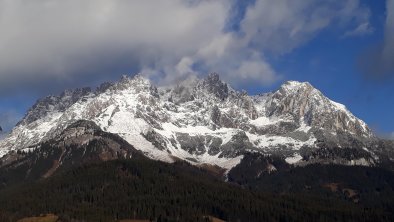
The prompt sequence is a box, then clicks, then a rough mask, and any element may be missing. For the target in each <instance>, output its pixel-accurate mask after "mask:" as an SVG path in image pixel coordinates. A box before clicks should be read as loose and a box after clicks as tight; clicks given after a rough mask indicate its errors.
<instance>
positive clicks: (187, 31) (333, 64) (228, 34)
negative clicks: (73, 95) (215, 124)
mask: <svg viewBox="0 0 394 222" xmlns="http://www.w3.org/2000/svg"><path fill="white" fill-rule="evenodd" d="M393 2H394V1H393V0H388V1H384V0H377V1H367V0H360V1H357V0H344V1H342V0H337V1H336V0H321V1H309V0H295V1H291V0H280V1H269V0H256V1H254V0H250V1H236V0H232V1H231V0H229V1H220V0H217V1H215V0H212V1H205V0H173V1H162V3H157V2H156V1H134V2H133V3H130V2H124V1H113V2H112V3H108V1H95V4H93V1H91V2H90V1H86V2H84V3H80V2H79V1H69V2H68V3H64V1H46V0H43V1H31V2H30V3H26V2H23V1H19V0H15V1H2V0H0V8H1V9H2V10H3V11H0V13H1V12H3V17H1V18H0V28H1V30H4V33H7V34H6V35H5V36H4V35H3V36H2V37H0V47H3V50H1V52H0V87H1V88H0V125H2V126H3V128H5V129H6V130H10V128H11V127H12V125H14V124H15V123H16V121H18V120H19V119H20V118H21V117H22V116H23V115H24V113H25V112H26V111H27V109H28V108H29V107H30V106H31V105H32V104H34V102H35V100H36V99H37V98H39V97H41V96H44V95H48V94H56V93H59V92H61V91H62V90H64V89H65V88H75V87H82V86H96V85H98V84H99V83H100V82H102V81H115V80H117V79H118V78H119V77H120V76H121V75H122V74H125V73H130V74H132V73H136V72H142V73H143V74H144V75H146V76H147V77H149V78H151V79H152V81H154V82H157V83H159V84H169V83H172V82H174V81H178V80H180V79H182V78H186V77H187V76H188V75H201V76H203V75H205V74H207V73H208V72H219V73H220V74H221V76H222V77H223V79H224V80H225V81H227V82H229V83H230V84H231V85H234V86H235V88H237V89H246V90H247V91H248V92H249V93H251V94H256V93H260V92H267V91H272V90H275V89H277V88H278V87H279V86H280V85H281V84H282V83H283V82H284V81H286V80H298V81H308V82H310V83H311V84H312V85H314V86H315V87H316V88H318V89H319V90H321V91H322V92H323V93H324V94H325V95H326V96H328V97H329V98H330V99H333V100H335V101H337V102H340V103H343V104H345V105H346V106H347V107H348V109H349V110H350V111H351V112H353V113H354V114H355V115H356V116H358V117H360V118H361V119H363V120H364V121H366V122H367V124H368V125H369V126H370V127H371V128H372V129H373V130H375V132H377V133H378V134H379V135H382V136H389V135H390V134H391V133H392V132H394V115H393V113H394V87H393V86H394V85H393V84H394V78H393V76H394V75H393V74H394V68H393V66H392V65H391V64H390V59H391V60H393V63H394V58H393V57H390V56H391V55H394V47H393V45H394V44H393V41H394V40H390V39H391V38H390V37H392V36H393V35H392V33H393V29H394V27H393V25H394V21H392V20H393V15H392V14H393V13H394V12H391V11H393V10H394V9H391V8H390V7H389V6H390V4H391V5H393V6H394V3H393ZM93 5H94V7H93ZM393 8H394V7H393ZM387 9H389V10H387ZM390 10H391V11H390ZM71 15H72V16H71ZM172 16H174V17H172ZM75 18H76V19H75ZM2 20H3V21H2ZM393 39H394V38H393ZM1 61H2V62H1ZM376 67H378V68H376ZM379 67H385V68H384V69H382V70H383V71H382V70H380V68H379ZM371 70H372V71H371ZM393 135H394V134H393Z"/></svg>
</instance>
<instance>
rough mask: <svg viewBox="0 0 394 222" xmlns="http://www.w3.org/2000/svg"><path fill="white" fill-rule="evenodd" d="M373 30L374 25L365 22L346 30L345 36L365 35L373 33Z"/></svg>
mask: <svg viewBox="0 0 394 222" xmlns="http://www.w3.org/2000/svg"><path fill="white" fill-rule="evenodd" d="M372 32H373V28H372V26H371V25H370V24H369V22H365V23H362V24H360V25H359V26H357V27H356V28H355V29H353V30H349V31H347V32H345V34H344V35H343V37H354V36H364V35H368V34H371V33H372Z"/></svg>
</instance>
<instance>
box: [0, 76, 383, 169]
mask: <svg viewBox="0 0 394 222" xmlns="http://www.w3.org/2000/svg"><path fill="white" fill-rule="evenodd" d="M82 119H84V120H89V121H92V122H94V123H96V124H97V125H98V126H99V127H100V128H102V129H103V130H104V131H106V132H110V133H114V134H117V135H119V136H120V137H122V138H123V139H125V140H126V141H127V142H129V143H130V144H131V145H133V146H134V147H136V148H137V149H139V150H141V151H142V152H144V154H145V155H146V156H148V157H150V158H154V159H159V160H163V161H168V162H171V161H173V160H174V159H177V158H180V159H184V160H187V161H189V162H191V163H196V164H202V163H208V164H216V165H218V166H220V167H223V168H227V169H230V168H231V167H233V166H234V165H236V164H237V163H238V162H239V161H240V160H241V159H242V157H243V154H244V153H245V152H259V153H262V154H267V155H271V154H275V155H279V156H281V157H283V158H286V160H288V162H291V163H293V164H300V163H305V162H319V161H323V162H324V161H325V162H335V159H336V158H342V159H341V163H343V164H354V163H356V164H363V165H371V164H375V163H377V162H379V155H380V153H381V152H379V151H377V150H379V149H377V146H378V145H376V144H377V143H376V141H379V140H378V139H377V138H375V137H374V135H373V134H372V132H371V130H370V129H369V128H368V127H367V125H366V124H365V123H364V122H363V121H362V120H360V119H358V118H356V117H355V116H354V115H353V114H351V113H350V112H349V111H348V110H347V109H346V108H345V106H343V105H341V104H338V103H336V102H334V101H331V100H330V99H328V98H326V97H325V96H324V95H323V94H322V93H321V92H320V91H319V90H317V89H315V88H314V87H313V86H311V85H310V84H309V83H301V82H295V81H289V82H286V83H285V84H283V85H282V86H281V87H280V88H279V89H278V90H277V91H275V92H272V93H266V94H261V95H257V96H249V95H248V94H247V93H246V92H238V91H236V90H234V89H232V88H231V87H230V86H229V85H228V84H226V83H224V82H222V81H221V80H220V77H219V75H218V74H215V73H214V74H210V75H208V77H206V78H205V79H197V78H192V79H188V80H186V81H184V82H181V83H179V84H177V85H175V86H171V87H159V88H158V87H155V86H154V85H152V84H151V83H150V82H149V80H147V79H145V78H144V77H142V76H140V75H137V76H134V77H128V76H124V77H123V78H122V79H121V80H120V81H119V82H116V83H105V84H103V85H101V86H100V87H99V88H98V89H97V90H96V91H94V92H92V91H91V90H88V89H82V90H81V89H77V90H75V91H66V92H65V93H63V94H62V95H60V96H50V97H46V98H44V99H42V100H39V101H38V102H37V103H36V104H35V105H34V106H33V107H32V108H31V109H30V110H29V111H28V113H27V114H26V116H25V118H24V119H23V120H22V121H21V122H20V123H19V124H18V125H17V126H16V127H15V128H14V129H13V131H12V132H11V134H10V135H8V137H7V138H5V139H4V140H2V141H0V154H1V156H2V155H5V154H6V153H8V152H10V151H11V150H19V149H25V148H29V147H31V148H34V147H37V146H38V145H39V144H41V143H43V142H45V141H48V140H51V139H54V138H57V137H59V135H60V134H61V133H62V132H63V131H64V130H65V129H66V128H67V127H68V126H69V125H70V124H72V123H74V122H75V121H78V120H82ZM73 133H75V132H73ZM337 149H339V150H346V149H349V150H357V151H358V152H361V153H362V155H353V156H352V155H347V154H346V155H345V154H344V153H346V152H339V151H337ZM319 150H320V151H321V152H320V153H319V152H317V151H319ZM334 150H335V151H334ZM319 154H320V155H319ZM312 159H313V161H312Z"/></svg>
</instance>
